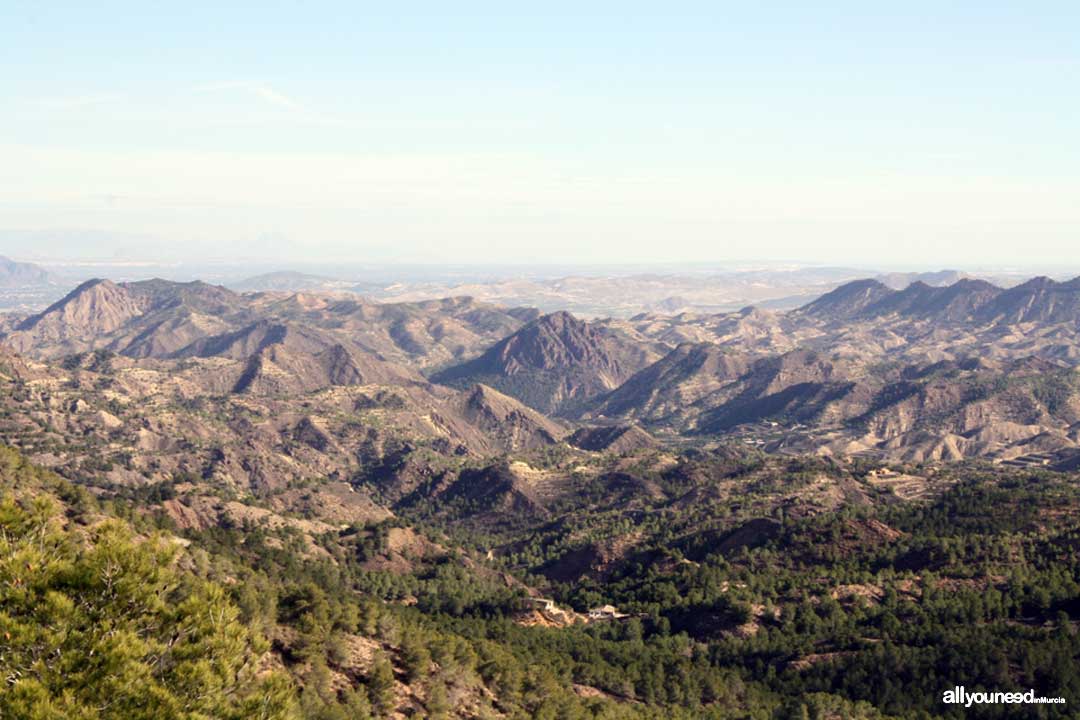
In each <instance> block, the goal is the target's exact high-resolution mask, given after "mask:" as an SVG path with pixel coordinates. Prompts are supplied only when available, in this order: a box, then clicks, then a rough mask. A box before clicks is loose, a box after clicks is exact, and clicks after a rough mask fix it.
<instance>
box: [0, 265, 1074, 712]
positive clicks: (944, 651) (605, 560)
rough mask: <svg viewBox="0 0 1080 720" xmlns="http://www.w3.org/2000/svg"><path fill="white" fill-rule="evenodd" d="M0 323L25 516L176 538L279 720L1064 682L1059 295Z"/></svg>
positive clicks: (147, 293) (271, 301)
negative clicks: (33, 503)
mask: <svg viewBox="0 0 1080 720" xmlns="http://www.w3.org/2000/svg"><path fill="white" fill-rule="evenodd" d="M2 327H3V338H2V344H0V386H2V388H3V393H2V395H0V440H2V442H3V444H4V445H6V446H7V447H8V448H10V450H5V451H4V452H5V453H8V455H5V457H7V458H8V460H7V461H6V462H7V464H8V468H9V469H8V470H7V471H6V472H7V473H8V475H7V477H8V479H7V481H6V482H7V487H8V489H9V491H12V490H13V491H14V492H15V497H16V498H18V499H17V500H16V503H17V504H18V503H22V504H21V505H19V507H23V508H26V507H29V505H27V504H26V503H29V502H30V500H31V499H32V498H35V497H48V498H51V500H50V502H54V503H58V504H59V506H60V507H61V508H62V510H61V512H60V515H59V516H57V517H58V518H66V519H63V520H62V522H61V523H60V525H61V526H62V530H63V532H66V533H72V534H73V538H74V539H72V540H71V542H73V543H75V545H78V544H79V543H80V542H83V541H81V540H78V538H80V537H84V536H87V534H92V533H93V532H95V530H94V528H96V527H97V526H98V524H99V523H101V522H106V521H107V522H121V523H124V524H126V526H129V527H130V528H131V529H130V532H131V533H133V535H134V537H136V538H140V537H142V538H145V537H164V538H166V539H169V538H171V540H169V542H173V543H175V544H176V545H177V546H178V547H181V548H182V550H181V552H182V553H183V554H184V555H185V557H186V558H187V559H185V560H183V561H182V562H181V565H180V566H179V567H180V568H181V570H182V572H184V573H194V575H195V576H198V577H199V578H201V579H200V582H204V581H205V582H209V583H212V584H213V583H217V584H223V585H224V587H225V588H226V589H227V590H226V596H227V597H228V598H229V602H231V603H234V604H235V605H236V607H237V608H238V610H237V612H238V613H239V614H240V615H239V616H240V617H242V618H244V620H245V622H247V623H248V624H249V625H250V626H251V627H252V628H255V632H256V634H257V635H258V637H259V638H262V639H261V640H258V638H256V639H254V640H252V641H251V642H253V643H254V644H253V645H252V646H251V647H252V650H251V651H250V652H252V653H254V655H257V656H258V657H259V658H260V660H259V663H260V667H262V668H263V670H262V671H260V674H259V677H262V678H264V679H266V678H271V677H273V678H277V680H274V682H278V681H279V680H280V681H281V682H283V683H285V685H287V686H288V687H290V688H292V690H290V693H292V694H291V695H288V697H287V698H286V699H285V700H283V701H282V703H283V704H282V705H281V706H280V708H279V710H280V712H279V714H278V715H276V716H275V717H306V718H328V719H329V718H336V717H368V716H374V717H473V718H499V717H604V718H620V717H656V718H660V717H686V718H691V717H715V718H729V717H730V718H750V717H776V718H786V717H797V716H799V715H800V713H804V712H805V713H811V712H812V713H816V715H811V716H813V717H822V718H825V717H856V718H879V717H880V718H883V717H922V716H923V715H920V714H919V713H926V712H933V713H935V715H934V716H938V715H937V713H939V712H940V708H937V707H936V706H934V705H933V698H934V697H935V693H936V688H935V687H930V686H928V685H926V682H927V680H926V678H929V677H931V676H930V675H919V674H918V673H914V674H907V675H905V674H904V673H906V672H907V670H909V669H911V668H928V667H935V668H937V669H938V671H939V672H947V673H954V674H956V675H955V676H957V677H959V676H960V675H961V674H964V673H966V674H967V675H965V677H972V678H974V679H973V680H971V681H970V682H971V683H972V684H974V683H975V682H998V683H1018V682H1031V683H1040V684H1041V686H1047V687H1055V688H1068V687H1072V686H1071V685H1070V683H1075V682H1080V679H1078V678H1077V677H1076V676H1075V675H1074V674H1071V673H1070V672H1068V671H1067V670H1065V669H1064V668H1067V667H1070V665H1069V662H1070V661H1069V660H1067V659H1066V658H1072V657H1075V653H1076V647H1075V643H1076V640H1075V637H1076V628H1075V624H1076V622H1077V621H1078V618H1080V615H1077V613H1076V610H1077V609H1076V597H1080V595H1077V593H1078V592H1080V591H1078V590H1077V587H1078V585H1077V582H1078V581H1077V576H1076V574H1075V564H1076V556H1075V553H1074V552H1072V551H1071V550H1070V548H1073V547H1074V545H1075V537H1076V533H1077V532H1080V524H1078V523H1080V497H1077V495H1076V492H1077V490H1076V486H1075V483H1074V481H1073V478H1074V473H1075V468H1076V466H1077V462H1078V460H1080V376H1078V374H1077V370H1076V366H1077V364H1078V358H1080V337H1078V333H1080V282H1078V281H1070V282H1063V283H1059V282H1055V281H1051V280H1047V279H1040V278H1037V279H1034V280H1031V281H1028V282H1025V283H1021V284H1019V285H1016V286H1014V287H1012V288H1009V289H1001V288H997V287H995V286H992V285H990V284H988V283H985V282H982V281H973V280H969V279H959V280H957V281H956V282H954V283H952V284H950V285H946V286H931V285H926V284H924V283H921V282H918V281H916V282H914V283H912V284H910V285H907V286H905V287H904V288H902V289H894V288H891V287H889V286H887V285H885V284H884V283H882V282H880V281H877V280H857V281H854V282H852V283H849V284H847V285H842V286H840V287H839V288H837V289H835V290H832V291H830V292H828V293H826V294H824V295H823V296H821V297H820V298H817V299H815V300H813V301H811V302H809V303H807V304H804V305H803V306H801V307H799V308H796V309H793V310H790V311H785V312H780V311H774V310H761V309H754V308H747V309H744V310H739V311H735V312H720V313H713V314H702V313H680V314H677V315H661V314H654V313H644V314H638V315H635V316H633V317H630V318H622V319H620V318H607V319H591V320H586V319H582V318H578V317H575V316H574V315H573V314H571V313H568V312H565V311H558V312H554V313H547V314H544V313H542V312H541V311H539V310H537V309H533V308H523V307H510V308H508V307H502V306H498V305H493V304H488V303H485V302H479V301H476V300H474V299H471V298H465V297H454V298H445V299H438V300H422V301H416V302H394V303H373V302H368V301H364V300H363V299H361V298H357V297H355V296H353V295H349V294H342V293H338V292H336V291H328V292H289V291H278V290H262V289H260V290H254V291H251V292H246V293H238V292H234V291H232V290H228V289H226V288H224V287H220V286H214V285H210V284H206V283H201V282H191V283H174V282H169V281H163V280H150V281H139V282H122V283H114V282H111V281H108V280H94V281H88V282H86V283H84V284H82V285H80V286H79V287H78V288H76V289H75V290H74V291H72V292H71V293H69V294H68V295H67V296H65V297H63V298H61V299H60V300H58V301H57V302H55V303H54V304H52V305H50V306H49V307H47V308H45V309H43V310H41V311H40V312H37V313H32V314H26V313H19V314H16V315H13V316H10V317H8V318H7V319H5V320H4V321H3V325H2ZM30 477H33V478H36V479H34V480H33V482H31V481H30V480H27V479H25V478H30ZM20 512H22V511H20ZM27 512H29V510H27ZM137 542H138V540H136V543H137ZM4 572H15V570H6V571H4ZM961 617H967V618H969V619H971V620H972V621H973V622H974V623H975V625H965V624H963V623H959V622H958V620H957V619H958V618H961ZM0 622H7V621H6V620H3V616H0ZM931 636H933V637H935V638H937V639H936V640H935V641H934V642H933V643H931V642H929V640H928V638H930V637H931ZM969 641H977V642H979V643H983V644H986V646H987V647H994V648H998V649H997V650H994V651H993V652H990V651H988V652H987V653H986V654H983V655H979V656H978V657H977V658H976V659H974V660H973V662H971V663H965V662H963V661H961V659H960V657H961V656H960V655H958V654H956V653H957V652H958V648H960V647H962V646H963V644H964V643H966V642H969ZM260 642H263V643H265V647H263V649H261V650H260V649H259V648H260V647H262V646H260V645H259V643H260ZM999 656H1000V657H1004V658H1007V662H1008V663H1009V664H1011V666H1014V667H1016V668H1020V669H1019V670H1017V671H1015V672H1006V671H1005V670H1002V669H1001V665H1000V662H999V661H998V660H995V659H994V658H997V657H999ZM537 657H544V658H547V660H548V662H547V663H546V664H544V663H541V664H540V665H539V666H538V665H537V664H536V663H535V662H534V661H535V659H536V658H537ZM26 662H28V663H30V664H32V661H31V660H27V661H26ZM883 663H884V664H890V663H891V664H892V665H893V666H895V670H896V673H897V674H896V677H907V678H908V679H907V680H904V681H897V682H893V683H891V684H890V683H884V684H882V683H881V682H878V681H877V680H873V679H872V678H880V676H879V675H877V674H876V673H877V672H878V670H876V669H875V668H879V667H880V666H881V665H882V664H883ZM27 667H30V665H27ZM902 669H903V670H902ZM919 678H924V679H919ZM905 683H906V684H905ZM222 702H226V701H224V700H223V701H222ZM290 703H292V704H291V705H290ZM0 707H2V705H0ZM290 708H292V709H291V710H290ZM275 712H277V711H275ZM289 713H293V715H290V714H289ZM297 713H298V714H297ZM341 713H345V714H344V715H342V714H341ZM762 713H764V714H762ZM943 716H947V717H952V716H951V715H947V714H946V715H943ZM987 717H991V716H990V715H987ZM1050 717H1058V716H1056V715H1051V716H1050ZM1061 717H1065V715H1061Z"/></svg>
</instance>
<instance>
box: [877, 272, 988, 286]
mask: <svg viewBox="0 0 1080 720" xmlns="http://www.w3.org/2000/svg"><path fill="white" fill-rule="evenodd" d="M970 277H971V276H970V275H968V274H967V273H965V272H960V271H959V270H938V271H936V272H908V273H900V272H894V273H883V274H881V275H878V276H877V277H876V278H875V279H876V280H878V281H879V282H881V283H883V284H884V285H887V286H888V287H890V288H892V289H893V290H903V289H904V288H906V287H907V286H908V285H911V284H912V283H923V284H925V285H929V286H931V287H943V286H945V285H952V284H953V283H955V282H957V281H959V280H964V279H967V278H970Z"/></svg>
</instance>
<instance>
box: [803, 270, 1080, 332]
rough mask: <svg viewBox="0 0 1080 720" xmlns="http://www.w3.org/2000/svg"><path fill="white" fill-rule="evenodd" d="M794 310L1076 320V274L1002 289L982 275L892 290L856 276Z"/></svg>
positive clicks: (826, 316) (859, 316)
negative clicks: (981, 276)
mask: <svg viewBox="0 0 1080 720" xmlns="http://www.w3.org/2000/svg"><path fill="white" fill-rule="evenodd" d="M797 314H800V315H803V316H809V317H813V318H816V319H819V320H824V321H827V322H844V323H850V322H852V321H867V320H875V319H880V318H885V317H888V316H892V315H896V316H899V317H901V318H905V319H922V320H933V321H938V322H949V323H965V322H974V323H994V324H998V325H1013V324H1018V323H1029V322H1038V323H1062V322H1065V323H1068V322H1075V321H1077V320H1080V278H1076V279H1073V280H1070V281H1068V282H1056V281H1054V280H1051V279H1050V278H1047V277H1038V278H1033V279H1031V280H1029V281H1027V282H1025V283H1023V284H1021V285H1017V286H1015V287H1012V288H1009V289H1008V290H1003V289H1002V288H999V287H997V286H996V285H992V284H991V283H989V282H986V281H984V280H974V279H962V280H958V281H957V282H955V283H953V284H951V285H947V286H940V287H936V286H931V285H928V284H927V283H925V282H921V281H916V282H914V283H912V284H910V285H908V286H907V287H906V288H904V289H903V290H893V289H891V288H889V287H887V286H886V285H884V284H882V283H881V282H879V281H877V280H857V281H855V282H851V283H847V284H845V285H841V286H840V287H838V288H836V289H835V290H833V291H832V292H829V293H826V294H825V295H822V296H821V297H820V298H818V299H816V300H814V301H813V302H811V303H809V304H808V305H805V306H803V307H802V308H800V309H799V310H798V311H797Z"/></svg>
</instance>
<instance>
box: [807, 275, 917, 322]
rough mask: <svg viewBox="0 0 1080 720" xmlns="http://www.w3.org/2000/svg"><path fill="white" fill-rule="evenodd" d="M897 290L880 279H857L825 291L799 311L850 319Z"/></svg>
mask: <svg viewBox="0 0 1080 720" xmlns="http://www.w3.org/2000/svg"><path fill="white" fill-rule="evenodd" d="M896 292H897V291H896V290H893V289H892V288H890V287H889V286H888V285H885V284H884V283H882V282H881V281H879V280H873V279H869V280H855V281H853V282H849V283H845V284H844V285H841V286H840V287H838V288H836V289H835V290H832V291H830V292H827V293H825V294H824V295H822V296H821V297H819V298H818V299H817V300H814V301H813V302H811V303H809V304H807V305H804V306H802V307H801V308H799V309H798V311H797V312H799V313H802V314H804V315H809V316H811V317H816V318H825V319H829V320H849V319H852V318H854V317H857V316H859V315H861V314H862V313H863V312H864V311H865V310H866V309H867V308H870V307H873V306H874V305H876V304H877V303H879V302H881V301H882V300H884V299H885V298H887V297H891V296H892V295H893V294H894V293H896Z"/></svg>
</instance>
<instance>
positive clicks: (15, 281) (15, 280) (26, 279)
mask: <svg viewBox="0 0 1080 720" xmlns="http://www.w3.org/2000/svg"><path fill="white" fill-rule="evenodd" d="M50 282H52V277H51V276H50V275H49V273H48V272H47V271H46V270H45V269H44V268H42V267H40V266H38V265H34V264H33V263H26V262H17V261H15V260H12V259H10V258H6V257H4V256H3V255H0V287H4V288H14V287H28V286H36V285H48V284H49V283H50Z"/></svg>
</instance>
